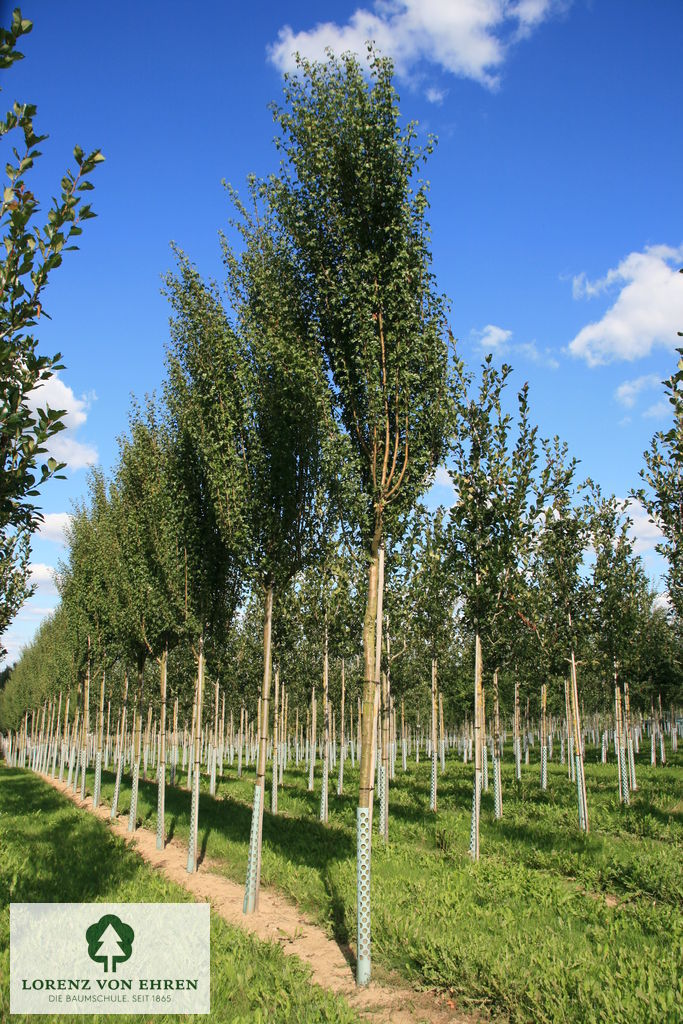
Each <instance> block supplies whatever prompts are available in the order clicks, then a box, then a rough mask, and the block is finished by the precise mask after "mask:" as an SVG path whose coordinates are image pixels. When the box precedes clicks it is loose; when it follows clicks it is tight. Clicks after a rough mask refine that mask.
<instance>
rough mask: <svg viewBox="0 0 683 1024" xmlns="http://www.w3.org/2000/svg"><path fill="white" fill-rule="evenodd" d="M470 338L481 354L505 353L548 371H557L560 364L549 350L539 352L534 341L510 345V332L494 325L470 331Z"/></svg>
mask: <svg viewBox="0 0 683 1024" xmlns="http://www.w3.org/2000/svg"><path fill="white" fill-rule="evenodd" d="M472 337H473V338H475V339H476V341H477V344H478V345H479V346H480V348H481V349H482V351H483V352H493V353H494V354H495V355H503V353H506V354H509V356H510V357H511V358H514V357H515V356H518V357H520V358H522V359H526V360H528V361H529V362H531V363H536V364H537V366H545V367H547V368H548V369H550V370H557V369H559V366H560V364H559V363H558V361H557V359H555V357H554V355H553V354H552V351H551V349H549V348H545V349H543V351H541V350H540V349H539V347H538V345H537V344H536V342H535V341H523V342H514V343H511V341H510V339H511V338H512V331H507V330H505V328H503V327H497V326H496V325H495V324H487V325H486V327H484V328H483V329H482V330H480V331H472Z"/></svg>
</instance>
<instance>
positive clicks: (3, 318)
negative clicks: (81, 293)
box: [0, 7, 104, 653]
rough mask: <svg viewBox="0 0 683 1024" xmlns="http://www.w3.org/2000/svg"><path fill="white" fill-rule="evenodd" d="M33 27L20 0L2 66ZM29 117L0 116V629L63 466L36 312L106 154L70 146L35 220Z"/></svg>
mask: <svg viewBox="0 0 683 1024" xmlns="http://www.w3.org/2000/svg"><path fill="white" fill-rule="evenodd" d="M32 28H33V25H32V22H30V21H28V20H27V19H25V18H22V16H21V11H20V9H19V8H18V7H17V8H16V9H15V10H14V12H13V14H12V20H11V24H10V26H9V28H0V70H7V69H8V68H10V67H11V66H12V65H13V64H14V63H15V62H16V61H18V60H21V59H22V58H23V56H24V55H23V54H22V53H20V52H19V51H18V50H17V48H16V47H17V43H18V41H19V39H20V38H21V37H22V36H24V35H26V34H27V33H28V32H30V31H31V29H32ZM35 116H36V107H35V106H34V105H33V104H31V103H14V104H13V106H12V109H11V110H9V111H8V112H7V114H6V115H5V118H4V120H3V121H0V139H1V140H3V141H7V142H9V143H10V144H12V140H13V139H16V142H15V143H14V144H13V145H12V149H11V153H9V154H7V156H8V159H7V163H6V165H5V166H6V173H7V178H8V184H7V185H6V186H5V188H4V191H3V195H2V200H1V201H0V231H2V235H3V238H2V241H3V246H2V252H3V255H2V258H1V259H0V636H2V634H3V632H4V631H5V629H6V628H7V626H8V625H9V623H10V622H11V620H12V618H13V617H14V615H15V614H16V612H17V611H18V609H19V607H20V606H21V604H22V603H23V601H24V600H25V599H26V597H28V596H29V595H30V593H31V592H32V587H31V584H30V577H29V564H28V560H29V553H30V549H29V538H30V535H31V534H32V533H33V532H34V530H35V529H36V528H37V526H38V524H39V523H40V521H41V518H42V517H41V515H40V512H39V510H38V508H37V506H36V504H35V501H34V499H35V498H36V497H38V495H39V493H40V487H41V485H42V484H44V483H45V481H46V480H47V479H48V478H49V477H51V476H54V475H55V474H56V473H58V472H59V470H60V469H63V468H64V464H63V463H58V462H57V460H56V459H54V458H51V457H49V458H45V459H44V457H45V456H46V455H47V447H46V446H47V442H48V441H49V440H50V438H51V437H53V435H54V434H56V433H57V432H58V431H59V430H62V429H63V428H64V423H63V417H64V411H63V410H56V409H51V408H50V407H49V406H48V405H47V404H45V406H44V407H41V401H40V388H41V386H43V385H44V384H45V383H46V381H48V380H49V379H50V378H51V377H52V376H53V375H54V374H55V373H56V372H57V371H58V370H60V369H63V367H62V365H61V362H60V360H61V355H60V354H59V353H57V354H56V355H54V356H46V355H39V354H38V338H37V336H36V334H35V328H36V326H37V324H38V321H39V319H40V316H41V314H42V315H43V316H47V314H46V312H45V310H44V309H43V301H44V295H43V293H44V291H45V288H46V286H47V283H48V279H49V277H50V275H51V274H52V272H53V271H54V270H55V269H56V268H57V267H59V266H60V264H61V262H62V259H63V254H64V253H65V252H68V251H69V250H72V249H75V248H77V247H76V246H75V245H74V244H73V239H75V238H76V237H77V236H78V235H80V234H81V232H82V227H81V224H82V223H83V221H85V220H88V219H89V218H90V217H94V216H95V214H94V213H93V211H92V209H91V207H90V205H89V204H87V203H82V199H83V195H82V194H83V192H85V191H87V190H89V189H91V188H92V187H93V186H92V183H91V182H90V181H89V176H90V175H91V174H92V172H93V171H94V169H95V167H96V166H97V164H98V163H100V162H101V161H102V160H104V157H103V156H102V154H101V152H100V151H99V150H94V151H93V152H92V153H90V154H89V155H88V156H86V155H85V154H84V153H83V150H82V149H81V148H80V147H79V146H76V148H75V149H74V157H75V160H76V168H75V169H69V170H67V171H66V173H65V175H64V177H63V178H62V180H61V192H60V197H59V199H54V200H53V205H52V207H51V208H50V210H49V211H48V215H47V223H46V224H45V225H44V226H42V227H41V226H39V225H38V224H37V223H36V219H37V217H38V215H39V213H40V206H39V202H38V199H37V197H36V195H35V194H34V192H33V191H32V190H31V188H30V187H29V185H28V183H27V175H28V173H29V172H30V171H31V170H32V169H33V167H34V164H35V162H36V160H37V159H38V158H39V157H40V155H41V154H40V150H39V148H38V147H39V146H40V144H41V143H42V142H44V141H45V139H46V138H47V136H46V135H38V134H36V131H35V128H34V118H35ZM43 459H44V461H42V460H43ZM3 653H4V652H3Z"/></svg>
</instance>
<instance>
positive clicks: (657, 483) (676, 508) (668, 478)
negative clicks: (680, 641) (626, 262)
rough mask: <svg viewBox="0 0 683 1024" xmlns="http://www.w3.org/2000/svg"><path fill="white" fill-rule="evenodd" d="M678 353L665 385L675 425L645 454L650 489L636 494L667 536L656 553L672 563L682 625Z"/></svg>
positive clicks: (682, 351)
mask: <svg viewBox="0 0 683 1024" xmlns="http://www.w3.org/2000/svg"><path fill="white" fill-rule="evenodd" d="M677 352H678V365H677V368H676V370H675V371H674V373H673V374H672V375H671V376H670V377H669V378H668V380H666V381H665V383H664V386H665V388H666V391H667V393H668V398H669V403H670V405H671V407H672V410H673V424H672V426H671V427H670V428H669V430H660V431H658V432H657V433H656V434H655V435H654V437H653V438H652V443H651V445H650V448H649V449H648V451H646V452H644V453H643V458H644V459H645V469H642V470H641V471H640V475H641V477H642V479H643V480H644V481H645V483H646V484H647V489H645V488H642V489H641V490H639V491H637V492H636V497H638V498H639V499H640V501H642V503H643V504H644V505H645V508H646V509H647V511H648V513H649V515H650V518H651V520H652V522H654V523H656V524H657V525H658V526H659V528H660V529H661V531H662V533H663V535H664V536H663V539H662V541H661V542H660V543H659V544H658V546H657V550H658V551H659V553H660V554H662V555H663V556H664V557H665V558H666V560H667V562H668V564H669V569H668V572H667V576H666V582H667V589H668V593H669V600H670V601H671V604H672V606H673V608H674V610H675V612H676V617H677V619H678V622H679V624H680V623H682V622H683V348H679V349H677ZM680 628H681V627H680V625H679V629H680Z"/></svg>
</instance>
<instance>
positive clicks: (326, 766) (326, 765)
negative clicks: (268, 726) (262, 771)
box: [320, 620, 330, 824]
mask: <svg viewBox="0 0 683 1024" xmlns="http://www.w3.org/2000/svg"><path fill="white" fill-rule="evenodd" d="M329 670H330V661H329V651H328V632H327V620H325V635H324V639H323V778H322V787H321V790H320V820H321V821H322V822H324V823H325V824H327V785H328V779H329V774H330V694H329V683H330V675H329Z"/></svg>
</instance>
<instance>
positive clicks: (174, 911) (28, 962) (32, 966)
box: [10, 903, 210, 1014]
mask: <svg viewBox="0 0 683 1024" xmlns="http://www.w3.org/2000/svg"><path fill="white" fill-rule="evenodd" d="M209 1011H210V914H209V904H208V903H203V904H198V903H12V904H10V1013H50V1014H58V1013H90V1014H93V1013H96V1014H99V1013H144V1014H151V1013H168V1014H170V1013H209Z"/></svg>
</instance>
